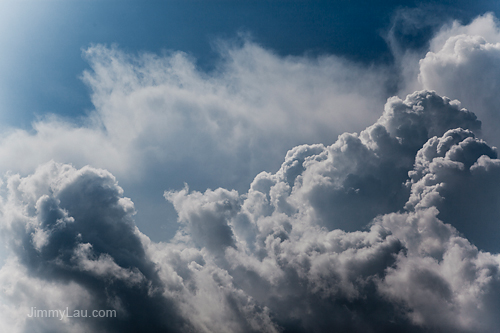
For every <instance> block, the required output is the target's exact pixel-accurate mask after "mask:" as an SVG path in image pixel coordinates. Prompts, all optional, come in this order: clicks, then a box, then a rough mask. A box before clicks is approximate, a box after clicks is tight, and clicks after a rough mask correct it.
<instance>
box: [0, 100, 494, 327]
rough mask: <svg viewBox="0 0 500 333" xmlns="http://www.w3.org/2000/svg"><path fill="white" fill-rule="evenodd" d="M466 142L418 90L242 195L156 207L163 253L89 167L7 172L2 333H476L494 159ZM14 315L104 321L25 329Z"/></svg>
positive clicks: (489, 241)
mask: <svg viewBox="0 0 500 333" xmlns="http://www.w3.org/2000/svg"><path fill="white" fill-rule="evenodd" d="M480 127H481V123H480V121H479V120H478V119H476V116H475V115H474V114H473V113H471V112H469V111H467V110H466V109H462V108H461V106H460V103H459V102H458V101H451V100H449V99H448V98H446V97H440V96H439V95H437V94H436V93H434V92H430V91H420V92H415V93H413V94H411V95H408V96H407V97H406V99H405V100H401V99H399V98H396V97H393V98H391V99H389V100H388V102H387V104H386V106H385V110H384V113H383V115H382V116H381V117H380V119H379V120H378V121H377V122H376V123H375V124H373V125H371V126H369V127H368V128H366V129H365V130H363V131H362V132H360V133H359V134H355V133H354V134H350V133H344V134H342V135H340V136H339V138H338V140H337V141H336V142H335V143H334V144H332V145H330V146H324V145H321V144H316V145H302V146H297V147H295V148H293V149H291V150H290V151H289V152H288V153H287V154H286V157H285V161H284V162H283V164H282V166H281V168H280V169H279V170H278V171H277V172H276V173H274V174H272V173H268V172H262V173H260V174H259V175H257V176H256V177H255V179H254V180H253V182H252V183H251V185H250V189H249V190H248V192H247V193H244V194H240V193H238V192H237V191H235V190H231V191H230V190H226V189H223V188H219V189H216V190H206V191H205V192H204V193H201V192H197V191H190V190H189V188H188V185H186V186H185V188H184V189H183V190H180V191H167V192H165V198H166V199H167V200H168V201H170V202H171V203H172V204H173V206H174V207H175V209H176V211H177V213H178V222H179V224H180V228H179V231H178V232H177V234H176V236H175V237H174V238H173V239H172V240H171V241H170V242H168V243H164V242H159V243H157V242H153V241H151V240H150V239H149V238H148V237H147V236H146V235H144V234H142V233H141V232H140V231H139V230H138V229H137V227H135V225H134V221H133V215H134V206H133V203H132V202H131V200H130V199H128V198H125V197H123V190H122V189H121V188H120V187H119V186H118V185H117V181H116V179H115V178H114V177H113V176H112V175H111V174H110V173H109V172H107V171H105V170H101V169H94V168H91V167H84V168H82V169H79V170H78V169H75V168H74V167H72V166H69V165H65V164H59V163H56V162H50V163H48V164H44V165H41V166H39V167H38V168H37V170H36V171H35V172H34V173H33V174H32V175H30V176H27V177H21V176H19V175H12V176H10V177H9V178H8V180H7V183H6V194H5V200H4V201H3V202H2V214H3V216H2V230H3V234H4V236H5V237H6V239H8V240H9V247H10V249H11V251H12V255H11V256H10V257H9V258H8V260H7V262H6V264H5V265H4V266H3V267H2V269H1V270H0V284H1V285H2V290H3V294H4V297H3V303H2V304H1V307H2V321H1V322H2V325H3V327H2V328H3V329H5V330H7V329H8V330H10V331H13V332H15V331H19V332H32V331H41V332H59V331H60V332H86V331H89V330H92V331H96V332H100V331H102V332H115V331H116V332H128V331H130V332H138V331H143V332H160V331H172V332H185V331H192V332H283V331H285V332H325V331H332V330H335V331H340V332H347V331H349V332H402V331H404V332H424V331H439V332H493V331H494V330H495V328H496V327H498V325H499V324H500V323H499V322H498V321H499V320H498V317H497V316H496V309H498V308H499V306H500V304H499V303H500V302H499V299H500V298H499V296H500V294H499V293H500V273H499V272H500V270H499V268H500V267H499V266H500V258H499V256H498V255H496V254H492V253H494V252H498V246H497V245H496V242H495V240H496V239H497V238H498V234H499V233H500V227H499V226H498V223H497V221H498V217H499V215H500V212H499V211H498V207H499V205H498V203H499V201H500V191H498V188H497V186H495V184H497V183H498V180H499V178H500V160H498V159H497V152H496V149H495V148H492V147H490V146H489V145H488V144H487V143H486V142H484V141H482V140H481V139H478V138H476V136H475V134H474V132H477V131H479V130H480ZM481 231H486V232H481ZM486 251H490V252H486ZM32 307H36V308H37V309H65V308H66V307H68V308H69V309H86V310H89V313H90V311H91V310H93V309H115V310H116V311H117V316H116V318H30V317H29V316H27V314H30V311H31V308H32ZM60 319H62V320H60Z"/></svg>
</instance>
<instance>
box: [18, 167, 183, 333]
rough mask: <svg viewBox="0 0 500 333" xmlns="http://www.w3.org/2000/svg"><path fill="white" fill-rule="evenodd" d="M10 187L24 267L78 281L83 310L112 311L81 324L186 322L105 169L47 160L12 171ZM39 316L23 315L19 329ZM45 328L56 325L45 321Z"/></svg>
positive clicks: (149, 326) (111, 328) (29, 327)
mask: <svg viewBox="0 0 500 333" xmlns="http://www.w3.org/2000/svg"><path fill="white" fill-rule="evenodd" d="M9 188H10V190H11V196H10V198H9V202H10V203H11V204H13V205H16V206H17V207H16V208H17V209H18V211H17V214H18V215H17V216H15V217H13V219H12V220H11V221H10V223H11V227H12V229H13V235H12V236H13V237H14V238H13V239H12V242H11V246H12V248H13V250H14V252H15V254H16V256H17V258H18V260H19V262H20V263H22V264H23V265H24V266H25V267H26V268H27V273H28V274H29V275H30V276H34V277H36V278H37V279H39V281H40V282H39V283H44V281H47V282H52V283H54V282H55V283H61V284H68V283H76V284H78V285H79V286H80V287H82V288H83V289H84V290H85V291H86V292H87V293H88V295H89V297H90V298H91V300H92V302H91V304H92V308H90V309H88V307H85V308H86V309H88V312H90V311H92V310H94V309H116V310H117V311H118V314H117V318H98V319H94V318H92V319H90V318H83V319H81V325H82V326H83V327H87V329H88V330H93V331H106V332H137V331H141V330H143V329H145V330H147V331H151V332H161V331H165V330H174V331H179V330H182V329H183V328H186V327H188V326H186V325H187V324H186V322H185V320H183V319H182V318H181V317H180V316H179V314H178V313H177V311H176V309H175V307H174V305H173V301H172V300H169V299H167V298H165V297H163V295H162V293H163V288H164V286H163V283H162V282H161V280H160V278H159V276H158V273H157V271H156V268H155V265H154V263H153V262H152V261H151V260H149V259H148V257H147V256H146V253H145V250H144V248H143V245H142V243H141V240H140V238H139V236H138V233H139V231H137V230H136V227H135V225H134V222H133V219H132V215H133V214H134V207H133V204H132V202H131V201H130V200H129V199H127V198H123V196H122V192H123V191H122V189H121V188H120V187H119V186H118V185H117V183H116V180H115V178H114V177H113V176H112V175H111V174H110V173H109V172H106V171H103V170H96V169H92V168H89V167H86V168H83V169H80V170H75V169H74V168H72V167H69V166H67V165H60V164H56V163H49V164H47V165H44V166H42V167H40V168H39V169H38V170H37V172H35V174H33V175H32V176H29V177H27V178H23V179H21V178H18V177H13V178H11V180H10V182H9ZM59 301H60V302H61V303H62V304H64V302H67V304H69V303H71V302H72V301H71V300H69V299H66V300H65V299H64V297H61V299H60V300H59ZM35 303H36V301H35V300H34V304H33V305H32V306H36V305H35ZM81 305H83V304H81ZM65 307H66V306H62V307H61V308H62V309H64V308H65ZM39 308H40V307H39ZM41 320H44V319H39V318H32V319H31V320H27V322H26V323H25V331H26V332H31V331H33V329H34V328H35V327H37V326H38V325H39V324H40V321H41ZM45 320H46V321H49V320H50V319H45ZM75 320H78V319H75ZM52 329H57V326H50V325H49V326H47V330H48V331H51V330H52ZM63 330H64V329H63Z"/></svg>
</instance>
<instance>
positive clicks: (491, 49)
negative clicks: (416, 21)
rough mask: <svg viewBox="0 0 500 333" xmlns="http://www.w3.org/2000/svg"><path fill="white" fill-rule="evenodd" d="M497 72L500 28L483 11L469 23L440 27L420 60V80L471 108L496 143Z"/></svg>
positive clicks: (498, 117) (498, 115) (498, 114)
mask: <svg viewBox="0 0 500 333" xmlns="http://www.w3.org/2000/svg"><path fill="white" fill-rule="evenodd" d="M499 74H500V31H499V28H498V22H497V19H496V18H495V17H494V16H493V15H492V14H486V15H484V16H481V17H478V18H477V19H475V20H474V21H473V22H471V23H470V24H469V25H461V24H459V23H458V22H454V23H453V24H452V25H450V26H446V27H444V28H442V29H441V31H440V32H439V33H438V34H437V35H436V36H435V37H434V38H433V39H432V40H431V42H430V51H429V52H428V53H427V55H426V56H425V57H424V58H423V59H422V60H421V61H420V73H419V81H420V82H421V84H422V87H423V88H425V89H433V90H436V91H437V92H438V93H439V94H442V95H445V96H447V97H449V98H452V99H455V98H456V99H459V100H460V101H461V102H462V103H463V105H464V106H465V107H467V108H469V109H471V110H474V113H476V114H477V115H478V117H479V118H480V119H482V120H483V121H484V123H485V125H484V126H483V131H484V137H485V138H486V139H487V140H488V141H490V142H491V143H492V144H493V145H495V146H499V145H500V134H499V131H498V126H497V124H498V122H499V121H500V110H499V108H498V105H499V102H500V100H499V96H498V89H499V82H498V76H499Z"/></svg>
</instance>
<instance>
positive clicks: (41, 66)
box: [0, 0, 498, 127]
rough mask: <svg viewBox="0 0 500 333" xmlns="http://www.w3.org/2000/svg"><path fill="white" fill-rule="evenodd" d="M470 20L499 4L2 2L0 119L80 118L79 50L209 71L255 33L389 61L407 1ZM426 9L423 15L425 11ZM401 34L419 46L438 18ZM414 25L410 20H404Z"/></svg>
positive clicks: (278, 47) (298, 48)
mask: <svg viewBox="0 0 500 333" xmlns="http://www.w3.org/2000/svg"><path fill="white" fill-rule="evenodd" d="M415 7H420V8H423V10H424V12H426V11H428V12H432V14H433V15H432V16H433V17H436V15H435V14H436V13H439V15H440V17H442V20H443V21H445V20H448V19H449V18H450V17H451V18H458V19H461V20H463V21H467V20H469V19H471V18H473V17H474V16H476V15H478V14H482V13H484V12H485V11H495V10H496V8H498V5H496V4H495V2H493V1H476V2H473V3H472V2H467V1H441V2H429V1H425V2H422V1H413V0H412V1H373V0H372V1H365V0H363V1H361V0H358V1H349V0H337V1H258V0H257V1H240V0H238V1H147V2H144V1H110V0H107V1H94V0H72V1H20V2H13V1H5V2H2V3H1V4H0V13H1V14H0V19H1V21H3V23H0V45H2V47H1V51H0V90H1V93H0V121H1V122H2V123H3V125H4V126H5V125H14V126H21V127H28V126H29V124H30V122H31V121H32V120H33V119H34V118H33V116H34V115H38V116H40V115H43V114H45V113H56V114H59V115H65V116H69V117H73V116H75V115H82V114H83V113H85V111H86V110H90V109H92V104H91V102H90V98H89V91H88V90H87V89H86V87H85V85H84V84H83V83H82V82H81V81H80V80H79V79H78V77H79V76H80V75H81V73H82V71H83V70H84V69H86V68H88V64H87V63H86V62H85V60H84V59H82V57H81V50H82V48H86V47H88V46H89V45H91V44H93V43H104V44H107V45H111V44H117V45H118V46H119V48H121V49H122V50H124V51H126V52H128V53H132V54H134V53H139V52H144V51H146V52H154V53H161V52H164V51H183V52H186V53H188V54H190V55H192V56H193V57H194V58H195V59H197V63H198V65H199V66H200V67H201V68H203V69H205V70H210V69H211V68H212V67H213V66H214V64H215V63H216V62H217V53H216V52H215V51H214V50H213V42H214V41H215V40H217V39H224V40H231V39H233V40H234V39H237V36H238V33H241V32H243V33H248V34H250V35H251V36H252V38H253V39H254V41H255V42H257V43H259V44H261V45H263V46H264V47H265V48H267V49H271V50H273V51H274V52H276V53H278V54H280V55H303V54H310V55H312V56H314V55H318V54H336V55H341V56H345V57H347V58H349V59H352V60H355V61H359V62H364V63H372V62H390V61H391V60H392V58H391V54H390V51H389V49H388V46H387V44H386V42H385V40H384V35H386V33H387V31H388V29H389V28H390V27H391V25H393V24H394V14H395V12H396V11H397V10H401V9H403V8H415ZM424 16H425V14H424ZM397 24H400V25H401V28H398V29H397V37H398V38H399V40H400V41H402V42H403V44H407V46H409V47H420V46H422V45H424V44H425V42H426V40H427V39H428V37H429V36H430V34H431V33H432V31H433V28H435V27H437V26H438V25H439V24H437V22H435V21H434V22H429V23H428V26H427V27H426V28H425V27H424V29H422V27H420V29H419V30H418V33H417V34H416V35H415V33H414V32H415V30H413V29H411V28H410V29H405V28H404V25H405V24H404V23H401V22H399V23H397ZM406 28H408V27H406Z"/></svg>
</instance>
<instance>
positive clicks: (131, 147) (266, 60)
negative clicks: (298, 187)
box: [0, 38, 389, 240]
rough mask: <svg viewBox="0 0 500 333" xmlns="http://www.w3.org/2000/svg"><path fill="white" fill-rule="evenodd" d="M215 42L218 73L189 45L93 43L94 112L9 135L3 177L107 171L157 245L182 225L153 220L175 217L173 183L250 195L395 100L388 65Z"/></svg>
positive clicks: (1, 141)
mask: <svg viewBox="0 0 500 333" xmlns="http://www.w3.org/2000/svg"><path fill="white" fill-rule="evenodd" d="M217 47H218V49H217V50H218V52H219V54H220V59H219V60H218V62H217V65H216V66H215V68H214V69H213V70H212V71H210V72H203V71H201V70H199V69H198V68H197V67H196V65H195V60H194V59H192V58H190V57H189V56H188V55H186V54H184V53H182V52H171V53H165V54H162V55H154V54H140V55H137V56H132V55H127V54H125V53H124V52H122V51H120V50H119V49H118V48H117V47H106V46H103V45H95V46H92V47H90V48H88V49H87V50H85V51H83V57H84V58H85V59H86V60H87V61H88V63H89V65H90V69H89V70H87V71H85V73H84V74H83V75H82V79H83V81H84V82H85V83H86V84H87V85H88V87H89V89H90V91H91V98H92V102H93V104H94V107H95V109H94V110H91V111H89V114H88V115H87V116H85V117H82V118H80V119H73V120H71V121H70V120H67V119H62V118H58V117H55V116H50V115H48V116H45V117H43V118H41V119H38V120H37V121H35V122H34V123H33V125H32V127H33V128H32V129H30V130H22V129H10V130H7V131H4V132H3V133H2V135H1V136H0V161H1V162H0V172H2V174H3V173H5V172H7V171H11V172H13V173H20V174H22V175H28V174H30V173H32V172H34V170H35V169H36V168H37V166H38V165H40V164H43V163H46V162H48V161H50V160H55V161H58V162H61V163H71V164H72V165H74V166H75V167H78V168H81V167H83V166H85V165H92V166H94V167H98V168H104V169H106V170H109V171H110V172H112V173H113V174H114V175H115V176H117V177H118V178H119V179H120V181H121V185H122V186H123V187H124V188H126V189H127V190H128V193H129V195H130V196H131V197H132V198H133V199H134V202H135V203H136V206H137V208H138V214H137V216H136V218H137V220H138V223H139V224H140V225H141V226H143V227H144V228H145V229H146V230H147V231H148V232H149V233H151V234H153V235H154V236H155V237H156V235H157V234H161V237H158V238H156V239H157V240H159V239H162V238H168V237H171V236H172V234H173V233H174V232H175V227H171V229H172V230H170V232H169V233H165V232H162V229H160V227H159V226H158V223H153V222H151V221H154V220H160V219H164V217H163V216H164V215H165V214H168V213H169V212H168V210H167V209H163V208H162V209H159V208H158V207H159V206H161V205H162V204H163V200H162V197H161V193H162V192H163V191H164V190H165V189H181V188H182V187H183V183H184V182H188V183H189V184H190V186H191V188H194V189H197V190H202V189H204V188H216V187H219V186H223V187H227V188H234V189H238V190H240V191H244V190H246V189H247V187H248V184H249V183H250V182H251V180H252V179H253V178H254V177H255V175H256V174H257V173H259V172H260V171H262V170H276V169H277V168H279V165H280V163H281V159H282V156H283V155H284V154H285V153H286V151H288V150H289V149H290V148H292V147H294V146H296V145H298V144H304V143H316V142H326V143H331V142H333V141H335V140H336V137H337V136H338V135H339V134H341V133H343V132H345V131H347V130H361V129H363V128H364V127H366V126H367V125H369V124H370V123H372V122H373V121H375V120H376V118H377V117H378V115H379V110H380V108H381V107H382V106H383V104H384V103H385V100H386V98H387V97H388V96H389V95H388V93H387V89H386V84H387V83H388V75H387V73H389V70H388V68H386V67H383V66H379V67H375V66H371V67H369V66H360V65H358V64H356V63H352V62H350V61H348V60H346V59H342V58H339V57H336V56H322V57H318V58H308V57H281V56H278V55H276V54H274V53H273V52H271V51H268V50H265V49H263V48H262V47H260V46H259V45H257V44H256V43H254V42H251V41H249V40H247V39H245V38H242V39H241V40H238V41H236V42H234V43H229V42H227V43H223V42H220V43H218V46H217ZM270 143H272V144H270ZM153 194H154V195H153ZM170 215H172V217H171V218H169V220H172V221H175V212H173V211H171V212H170ZM173 223H174V222H173Z"/></svg>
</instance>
